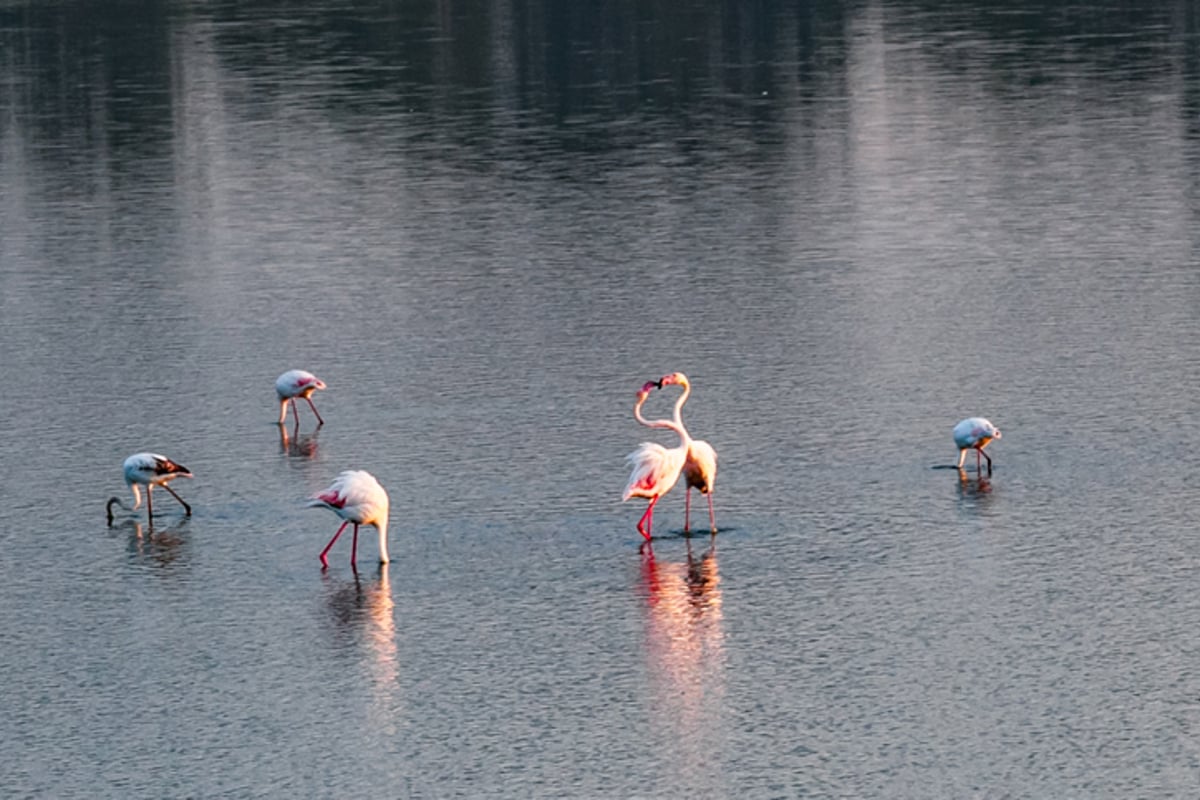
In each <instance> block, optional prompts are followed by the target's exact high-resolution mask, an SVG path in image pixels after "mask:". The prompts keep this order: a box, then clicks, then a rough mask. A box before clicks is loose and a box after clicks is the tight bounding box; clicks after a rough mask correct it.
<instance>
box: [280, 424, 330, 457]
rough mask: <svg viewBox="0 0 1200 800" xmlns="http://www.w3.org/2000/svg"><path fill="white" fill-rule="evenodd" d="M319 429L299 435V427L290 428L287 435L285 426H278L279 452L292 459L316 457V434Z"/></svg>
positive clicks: (297, 425)
mask: <svg viewBox="0 0 1200 800" xmlns="http://www.w3.org/2000/svg"><path fill="white" fill-rule="evenodd" d="M320 432H321V429H320V427H318V428H317V429H316V430H314V431H313V432H312V433H305V434H301V433H300V425H299V423H297V424H296V425H294V426H293V427H292V432H291V434H290V435H289V434H288V429H287V426H286V425H280V426H279V452H281V453H283V454H284V455H285V456H290V457H292V458H314V457H316V455H317V434H318V433H320Z"/></svg>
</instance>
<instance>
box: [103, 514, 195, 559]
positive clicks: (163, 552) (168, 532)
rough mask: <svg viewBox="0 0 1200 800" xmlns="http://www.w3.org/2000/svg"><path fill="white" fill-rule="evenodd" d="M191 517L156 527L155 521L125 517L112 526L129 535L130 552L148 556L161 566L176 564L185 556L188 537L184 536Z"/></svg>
mask: <svg viewBox="0 0 1200 800" xmlns="http://www.w3.org/2000/svg"><path fill="white" fill-rule="evenodd" d="M188 523H189V519H188V518H187V517H184V518H183V519H181V520H179V522H177V523H176V524H174V525H170V526H166V527H160V528H157V529H156V528H155V527H154V525H153V523H149V524H147V523H143V522H142V521H141V520H139V519H124V520H121V521H120V522H117V523H115V524H114V525H112V526H110V528H111V530H113V531H121V532H124V533H125V534H127V535H128V536H129V552H130V553H132V554H134V555H136V556H138V557H139V558H148V559H151V560H152V561H154V562H155V563H157V564H158V565H159V566H162V567H166V566H170V565H172V564H174V563H175V562H176V561H178V560H179V559H180V557H181V556H183V553H184V545H185V544H186V543H187V537H185V536H183V533H184V530H185V529H186V528H187V526H188Z"/></svg>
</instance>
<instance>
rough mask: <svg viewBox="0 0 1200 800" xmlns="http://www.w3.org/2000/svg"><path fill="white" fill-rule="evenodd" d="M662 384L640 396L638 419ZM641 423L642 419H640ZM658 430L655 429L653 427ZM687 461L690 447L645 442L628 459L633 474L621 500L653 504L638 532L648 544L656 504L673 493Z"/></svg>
mask: <svg viewBox="0 0 1200 800" xmlns="http://www.w3.org/2000/svg"><path fill="white" fill-rule="evenodd" d="M658 385H659V384H658V382H656V381H651V382H649V383H647V384H646V385H645V386H643V387H642V388H641V389H640V390H639V391H638V393H637V405H636V406H634V408H635V416H638V417H640V416H641V411H640V409H641V405H642V403H644V402H646V398H647V397H649V396H650V390H651V389H655V388H658ZM639 421H640V420H639ZM652 427H654V426H652ZM686 458H687V445H686V444H680V445H679V447H673V448H671V449H669V450H668V449H667V448H665V447H663V446H662V445H661V444H657V443H655V442H643V443H642V444H641V446H639V447H638V449H637V450H634V451H633V452H632V453H630V454H629V455H628V456H627V457H626V459H625V460H626V461H628V462H629V463H630V464H631V465H633V471H632V472H631V473H630V475H629V483H628V484H626V485H625V493H624V494H623V495H622V496H621V500H622V501H624V500H628V499H629V498H631V497H645V498H647V499H648V500H649V501H650V504H649V505H648V506H646V513H644V514H642V518H641V519H639V520H638V524H637V529H638V533H640V534H641V535H642V536H643V537H644V538H645V540H646V541H647V542H649V541H650V531H651V527H652V526H653V524H654V504H655V503H657V502H658V499H659V498H660V497H662V496H663V495H664V494H666V493H667V492H669V491H670V490H671V487H672V486H674V485H675V482H676V481H678V480H679V473H680V471H681V470H682V469H683V462H684V460H685V459H686Z"/></svg>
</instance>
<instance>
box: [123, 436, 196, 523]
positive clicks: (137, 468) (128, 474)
mask: <svg viewBox="0 0 1200 800" xmlns="http://www.w3.org/2000/svg"><path fill="white" fill-rule="evenodd" d="M124 469H125V483H127V484H128V485H129V489H130V491H131V492H133V506H132V507H130V506H127V505H125V503H124V501H122V500H121V498H119V497H110V498H109V499H108V505H107V506H106V508H105V510H106V511H107V513H108V524H109V525H112V521H113V506H114V505H118V506H120V507H121V508H123V509H125V510H126V511H137V510H138V509H139V508H141V507H142V492H141V489H140V488H139V487H141V486H145V487H146V518H147V519H148V520H150V521H151V522H153V520H154V496H153V490H154V487H155V486H161V487H162V488H164V489H166V490H167V491H168V492H170V493H171V496H172V497H174V498H175V499H176V500H178V501H179V504H180V505H181V506H183V511H184V514H185V515H186V516H189V517H190V516H191V515H192V507H191V506H189V505H188V504H187V503H185V502H183V498H182V497H180V496H179V495H177V494H175V490H174V489H172V488H171V487H170V486H168V485H167V483H168V482H170V481H173V480H175V479H176V478H190V477H192V473H191V472H190V471H189V470H188V468H187V467H185V466H182V465H180V464H176V463H175V462H174V461H172V460H171V459H169V458H167V457H166V456H160V455H159V454H158V453H134V454H133V455H131V456H130V457H129V458H127V459H125V465H124Z"/></svg>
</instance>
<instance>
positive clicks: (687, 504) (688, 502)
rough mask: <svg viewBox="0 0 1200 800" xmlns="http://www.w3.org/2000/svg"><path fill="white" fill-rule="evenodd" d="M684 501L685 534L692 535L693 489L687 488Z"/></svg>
mask: <svg viewBox="0 0 1200 800" xmlns="http://www.w3.org/2000/svg"><path fill="white" fill-rule="evenodd" d="M683 497H684V500H683V532H684V533H691V531H692V524H691V517H692V487H690V486H689V487H687V493H686V494H684V496H683Z"/></svg>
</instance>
